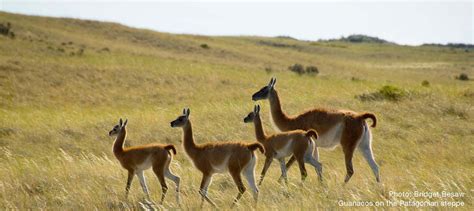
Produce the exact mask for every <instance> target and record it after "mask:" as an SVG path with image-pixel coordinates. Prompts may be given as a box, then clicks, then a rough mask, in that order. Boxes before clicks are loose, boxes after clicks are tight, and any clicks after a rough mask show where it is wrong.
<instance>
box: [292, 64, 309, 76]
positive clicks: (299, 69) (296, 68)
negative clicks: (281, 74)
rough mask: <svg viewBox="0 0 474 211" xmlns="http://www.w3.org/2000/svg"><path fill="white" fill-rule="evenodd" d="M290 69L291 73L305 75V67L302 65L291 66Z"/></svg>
mask: <svg viewBox="0 0 474 211" xmlns="http://www.w3.org/2000/svg"><path fill="white" fill-rule="evenodd" d="M288 69H290V71H292V72H295V73H298V74H300V75H302V74H304V73H305V70H304V67H303V65H301V64H294V65H291V66H289V67H288Z"/></svg>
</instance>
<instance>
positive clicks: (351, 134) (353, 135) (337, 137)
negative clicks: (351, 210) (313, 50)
mask: <svg viewBox="0 0 474 211" xmlns="http://www.w3.org/2000/svg"><path fill="white" fill-rule="evenodd" d="M275 83H276V78H272V79H271V80H270V83H269V84H268V85H266V86H264V87H263V88H261V89H260V90H259V91H257V92H256V93H255V94H253V95H252V100H254V101H258V100H265V99H268V100H269V101H270V113H271V117H272V120H273V123H274V125H275V126H276V127H277V128H278V129H279V130H281V131H289V130H296V129H302V130H308V129H315V130H316V131H318V135H319V138H318V140H316V141H315V143H316V147H322V148H334V147H336V146H337V145H338V144H340V145H342V149H343V152H344V158H345V163H346V171H347V174H346V177H345V180H344V182H346V183H347V182H348V181H349V179H350V178H351V176H352V175H353V174H354V168H353V166H352V157H353V154H354V151H355V148H356V147H358V148H359V150H360V151H361V152H362V154H363V155H364V158H365V159H366V160H367V162H368V163H369V165H370V167H371V169H372V171H373V173H374V175H375V178H376V181H377V182H380V175H379V166H378V165H377V163H376V162H375V159H374V156H373V152H372V133H371V131H370V128H369V127H368V125H367V123H366V121H365V119H367V118H370V119H372V125H371V126H372V127H375V125H376V123H377V119H376V117H375V115H374V114H372V113H356V112H353V111H347V110H328V109H323V108H316V109H311V110H308V111H305V112H303V113H300V114H298V115H294V116H289V115H287V114H286V113H285V112H283V110H282V108H281V104H280V98H279V96H278V92H277V90H276V89H275ZM313 157H314V158H315V159H316V160H317V161H318V162H319V153H318V150H317V149H316V150H314V153H313ZM294 161H295V157H292V158H291V159H290V160H289V161H288V163H287V165H286V166H287V168H289V167H290V166H291V165H292V163H294Z"/></svg>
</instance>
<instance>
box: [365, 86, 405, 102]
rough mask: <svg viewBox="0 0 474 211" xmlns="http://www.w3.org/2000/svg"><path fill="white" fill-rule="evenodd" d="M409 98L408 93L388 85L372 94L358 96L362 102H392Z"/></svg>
mask: <svg viewBox="0 0 474 211" xmlns="http://www.w3.org/2000/svg"><path fill="white" fill-rule="evenodd" d="M406 96H408V91H406V90H404V89H400V88H398V87H395V86H391V85H386V86H383V87H382V88H380V89H379V90H377V91H376V92H372V93H364V94H361V95H357V96H356V98H358V99H359V100H361V101H373V100H390V101H399V100H401V99H403V98H405V97H406Z"/></svg>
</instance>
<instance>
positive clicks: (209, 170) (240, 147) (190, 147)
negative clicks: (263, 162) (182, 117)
mask: <svg viewBox="0 0 474 211" xmlns="http://www.w3.org/2000/svg"><path fill="white" fill-rule="evenodd" d="M183 147H184V150H185V151H186V153H187V154H188V156H189V158H191V160H192V162H193V164H194V166H195V167H196V168H197V169H198V170H199V171H201V172H202V174H203V178H202V182H201V186H200V193H201V196H202V198H203V201H204V200H206V201H208V202H209V203H210V204H212V205H214V206H215V203H214V202H212V201H211V200H210V199H209V198H208V196H207V187H208V185H207V186H206V180H211V178H212V175H213V174H215V173H224V172H229V173H230V174H231V176H232V178H233V179H234V182H235V184H236V185H237V187H238V190H239V194H238V195H237V197H236V199H235V201H234V203H235V202H237V201H238V200H239V199H240V197H241V196H242V194H243V193H244V192H245V190H246V188H245V187H244V185H243V182H242V179H241V173H242V171H243V170H244V169H245V168H246V167H247V165H248V164H249V162H250V161H251V159H252V158H253V157H255V154H254V151H255V150H256V149H259V150H260V151H261V152H262V153H264V152H265V150H264V147H263V146H262V145H261V144H259V143H252V144H248V143H245V142H221V143H206V144H196V143H195V142H194V136H193V132H192V123H191V120H187V123H186V124H185V125H184V126H183ZM255 159H256V157H255ZM224 162H227V164H226V163H224ZM223 165H225V166H223ZM216 166H217V167H222V168H223V169H222V170H221V171H219V170H217V169H215V167H216ZM252 172H253V169H252ZM254 197H256V196H254ZM255 200H256V198H255ZM201 205H202V204H201Z"/></svg>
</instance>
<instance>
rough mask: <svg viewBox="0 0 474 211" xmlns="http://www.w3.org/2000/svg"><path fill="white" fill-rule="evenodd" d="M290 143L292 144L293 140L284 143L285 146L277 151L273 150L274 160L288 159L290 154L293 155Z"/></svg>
mask: <svg viewBox="0 0 474 211" xmlns="http://www.w3.org/2000/svg"><path fill="white" fill-rule="evenodd" d="M292 142H293V140H290V141H288V142H287V143H286V145H285V146H284V147H282V148H280V149H278V150H275V151H276V155H275V159H279V158H284V157H288V156H290V155H291V154H293V150H291V144H292Z"/></svg>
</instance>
